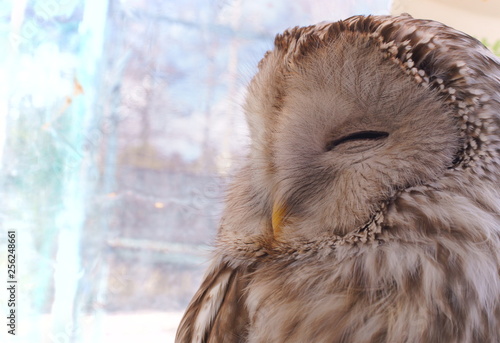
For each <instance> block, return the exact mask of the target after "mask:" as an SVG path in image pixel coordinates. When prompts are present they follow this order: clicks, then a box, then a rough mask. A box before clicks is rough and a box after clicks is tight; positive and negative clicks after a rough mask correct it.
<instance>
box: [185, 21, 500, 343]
mask: <svg viewBox="0 0 500 343" xmlns="http://www.w3.org/2000/svg"><path fill="white" fill-rule="evenodd" d="M245 111H246V115H247V120H248V124H249V127H250V132H251V139H252V142H251V152H250V155H249V156H248V163H246V164H245V165H244V166H243V167H242V169H241V171H240V172H239V174H237V175H236V176H235V179H234V181H233V185H232V187H231V189H230V191H229V193H228V199H227V207H226V210H225V213H224V216H223V219H222V222H221V227H220V229H219V233H218V238H217V245H216V250H215V252H214V259H213V262H212V265H211V268H210V270H209V272H208V273H207V275H206V277H205V281H204V282H203V284H202V285H201V287H200V290H199V291H198V292H197V294H196V295H195V297H194V298H193V300H192V302H191V304H190V305H189V307H188V309H187V311H186V314H185V316H184V318H183V320H182V322H181V325H180V326H179V329H178V332H177V339H176V342H252V343H253V342H356V343H357V342H446V343H448V342H450V343H452V342H457V343H458V342H500V130H499V126H500V62H499V60H498V59H497V58H496V57H495V56H494V55H493V54H491V53H490V52H489V51H488V50H487V49H486V48H485V47H484V46H483V45H482V44H481V43H480V42H478V41H477V40H476V39H474V38H472V37H470V36H468V35H466V34H464V33H462V32H459V31H457V30H454V29H452V28H450V27H447V26H445V25H443V24H441V23H438V22H434V21H428V20H417V19H413V18H412V17H410V16H408V15H403V16H398V17H390V16H368V17H364V16H356V17H351V18H349V19H346V20H344V21H340V22H336V23H321V24H318V25H313V26H308V27H304V28H298V27H296V28H293V29H289V30H287V31H285V32H284V33H283V34H281V35H278V36H277V37H276V39H275V47H274V50H272V51H270V52H268V53H266V55H265V57H264V58H263V60H262V61H261V62H260V63H259V72H258V73H257V75H256V76H255V77H254V79H253V80H252V82H251V84H250V85H249V94H248V98H247V103H246V105H245ZM367 128H368V129H372V128H375V129H377V130H382V129H384V130H387V131H388V132H389V136H388V138H387V139H386V140H384V141H382V143H381V141H370V140H368V141H366V140H365V141H362V143H364V145H363V144H358V142H356V141H354V142H352V141H347V143H345V142H344V143H343V144H340V145H339V146H335V147H334V149H333V151H328V149H326V151H325V148H324V146H325V145H326V143H328V142H331V141H332V139H333V141H334V142H339V141H340V142H342V141H343V140H342V137H345V135H346V134H349V133H352V132H353V131H354V132H356V131H359V130H366V129H367ZM339 137H340V138H339ZM277 201H278V202H280V203H284V204H286V207H287V209H289V211H288V212H289V213H288V215H287V216H286V218H285V220H284V223H285V224H284V227H283V229H282V230H280V234H279V235H277V234H276V232H275V231H273V227H272V225H271V216H272V211H273V203H276V202H277Z"/></svg>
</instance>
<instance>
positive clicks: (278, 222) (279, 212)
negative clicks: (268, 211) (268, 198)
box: [272, 201, 287, 238]
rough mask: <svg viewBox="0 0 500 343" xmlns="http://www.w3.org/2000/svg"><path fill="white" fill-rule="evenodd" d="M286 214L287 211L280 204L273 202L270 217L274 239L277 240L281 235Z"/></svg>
mask: <svg viewBox="0 0 500 343" xmlns="http://www.w3.org/2000/svg"><path fill="white" fill-rule="evenodd" d="M286 214H287V209H286V207H285V206H284V205H282V204H281V202H278V201H277V202H275V203H274V205H273V215H272V225H273V232H274V237H275V238H278V237H280V235H281V232H282V230H283V226H284V224H285V218H286Z"/></svg>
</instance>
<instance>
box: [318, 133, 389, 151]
mask: <svg viewBox="0 0 500 343" xmlns="http://www.w3.org/2000/svg"><path fill="white" fill-rule="evenodd" d="M388 136H389V133H388V132H384V131H358V132H354V133H351V134H349V135H347V136H344V137H341V138H339V139H335V140H333V141H331V142H329V143H328V144H327V145H326V151H330V150H332V149H333V148H335V147H337V146H338V145H340V144H342V143H345V142H349V141H355V140H379V139H383V138H387V137H388Z"/></svg>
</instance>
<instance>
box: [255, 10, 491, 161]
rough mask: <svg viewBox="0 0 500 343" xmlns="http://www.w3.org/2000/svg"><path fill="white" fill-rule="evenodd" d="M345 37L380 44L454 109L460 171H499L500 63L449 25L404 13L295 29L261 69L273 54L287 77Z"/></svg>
mask: <svg viewBox="0 0 500 343" xmlns="http://www.w3.org/2000/svg"><path fill="white" fill-rule="evenodd" d="M346 34H350V35H354V36H359V38H360V39H369V40H372V41H373V42H375V43H376V44H377V46H378V47H379V49H380V51H381V53H382V54H383V55H384V57H385V58H386V59H387V60H389V61H392V62H393V63H395V64H396V65H398V66H399V67H400V68H401V70H402V72H403V73H404V74H406V75H408V76H409V77H410V78H412V79H413V80H414V81H415V82H416V83H417V84H418V85H419V86H421V87H426V88H428V89H431V90H433V91H434V92H436V93H437V94H438V97H439V98H440V99H441V100H442V101H443V102H444V103H445V104H446V105H447V106H450V107H451V108H453V110H452V112H453V113H454V115H455V116H456V118H457V121H458V123H459V126H460V128H459V129H460V134H461V135H462V137H463V142H464V143H463V144H464V145H463V147H462V148H461V151H460V153H459V156H457V157H458V160H459V161H460V162H459V163H457V165H456V166H457V167H458V166H460V167H462V168H466V167H470V166H471V167H475V169H476V168H478V169H489V168H490V167H491V162H492V160H494V161H495V163H494V164H495V165H496V166H497V168H498V164H500V160H499V153H500V139H499V136H498V129H499V126H500V123H499V122H500V117H499V113H500V92H499V89H500V63H499V61H498V59H497V58H496V57H495V56H494V55H493V54H492V53H491V52H489V50H488V49H486V48H485V47H484V46H483V45H482V44H481V43H480V42H479V41H478V40H476V39H474V38H472V37H470V36H468V35H466V34H464V33H462V32H460V31H457V30H454V29H452V28H450V27H448V26H446V25H443V24H441V23H438V22H435V21H430V20H419V19H413V18H412V17H411V16H409V15H402V16H398V17H391V16H367V17H365V16H355V17H351V18H348V19H346V20H343V21H338V22H334V23H320V24H317V25H312V26H307V27H294V28H292V29H289V30H286V31H285V32H284V33H283V34H279V35H277V36H276V38H275V41H274V46H275V49H274V51H273V52H271V53H268V54H266V56H265V57H264V59H263V60H262V61H261V63H260V64H259V68H260V69H261V68H262V66H263V64H265V63H266V60H268V59H269V56H270V54H273V53H274V54H277V55H279V56H281V58H280V59H279V60H280V61H281V67H280V68H279V69H280V70H282V72H283V73H285V74H286V73H287V72H288V71H290V70H293V69H294V68H296V67H297V66H300V65H301V62H302V61H303V60H304V59H305V58H307V57H310V56H311V55H314V52H315V51H317V50H318V49H321V48H322V47H326V46H328V45H329V44H330V43H332V42H333V41H335V40H336V39H338V38H339V37H340V36H341V35H346ZM279 93H280V94H282V93H283V92H279ZM277 101H283V97H280V98H279V99H277ZM276 107H278V108H279V107H280V106H279V105H277V106H276ZM478 171H479V170H478Z"/></svg>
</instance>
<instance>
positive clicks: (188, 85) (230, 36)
mask: <svg viewBox="0 0 500 343" xmlns="http://www.w3.org/2000/svg"><path fill="white" fill-rule="evenodd" d="M389 2H390V1H389V0H371V1H370V0H366V1H362V0H359V1H342V0H335V1H331V0H330V1H328V0H325V1H309V0H301V1H285V0H279V1H270V0H269V1H266V0H220V1H208V0H207V1H202V0H188V1H164V0H135V1H134V0H109V1H106V0H88V1H73V0H50V1H35V0H31V1H28V0H12V1H2V2H0V51H1V53H0V161H1V170H0V204H1V207H0V243H1V245H0V248H1V251H0V267H1V268H0V273H2V276H0V280H6V278H7V253H6V251H7V246H6V243H7V231H8V230H16V232H17V247H16V249H17V254H16V257H17V280H18V284H17V287H18V288H17V303H16V304H17V308H16V311H17V312H16V313H17V315H18V317H17V330H16V336H15V337H13V336H11V335H8V334H7V329H6V328H5V327H6V325H5V323H6V322H7V321H6V319H3V320H0V328H2V329H1V333H0V337H1V339H0V340H1V341H2V342H4V341H7V342H58V343H59V342H137V341H146V342H153V343H154V342H172V341H173V335H174V333H175V329H176V326H177V323H178V321H179V320H180V316H181V315H182V312H183V310H184V308H185V306H186V305H187V302H188V301H189V300H190V298H191V297H192V295H193V294H194V292H195V291H196V289H197V287H198V286H199V283H200V281H201V277H202V275H203V272H204V269H205V268H206V266H207V264H206V261H207V258H208V256H209V251H210V248H209V246H210V243H211V242H212V241H213V238H214V235H215V232H216V228H217V222H218V220H219V214H220V211H221V207H222V200H223V196H222V193H223V191H224V188H225V185H226V183H227V181H228V178H229V175H231V172H232V171H233V170H234V169H235V168H236V167H237V164H238V160H239V159H241V156H242V155H243V154H244V153H245V151H246V150H245V149H246V148H245V145H246V143H247V139H248V137H247V133H246V128H245V121H244V118H243V115H242V111H241V103H242V101H243V98H244V93H245V91H244V90H245V85H246V84H247V82H248V81H249V80H250V78H251V76H252V74H253V73H254V72H255V71H256V65H257V62H258V61H259V59H260V58H261V57H262V56H263V54H264V52H265V51H266V50H268V49H270V48H271V46H272V41H273V38H274V35H275V34H276V33H278V32H280V31H283V30H284V29H285V28H287V27H291V26H295V25H308V24H313V23H316V22H318V21H323V20H337V19H341V18H345V17H348V16H351V15H354V14H369V13H375V14H381V13H384V14H387V13H389ZM0 282H2V285H6V283H3V282H4V281H0ZM0 289H2V290H1V291H0V313H1V317H2V318H5V317H6V316H7V313H8V307H7V296H8V294H7V291H6V286H5V287H4V286H2V287H0Z"/></svg>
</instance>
